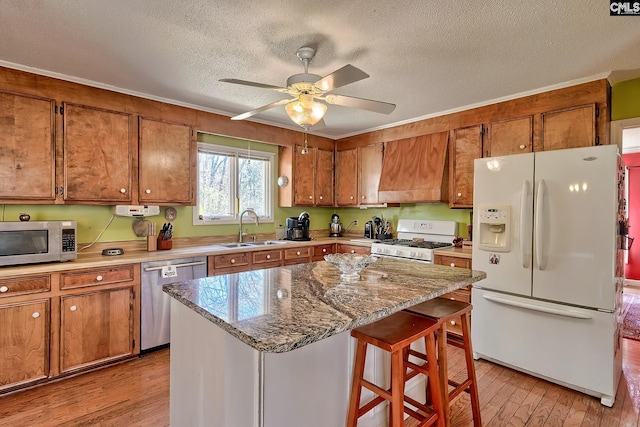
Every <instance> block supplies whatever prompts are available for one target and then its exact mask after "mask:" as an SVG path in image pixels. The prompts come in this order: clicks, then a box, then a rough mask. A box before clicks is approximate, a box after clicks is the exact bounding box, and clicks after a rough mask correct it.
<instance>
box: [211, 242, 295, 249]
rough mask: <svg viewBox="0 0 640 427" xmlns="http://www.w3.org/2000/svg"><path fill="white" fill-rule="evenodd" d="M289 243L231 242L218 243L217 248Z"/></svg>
mask: <svg viewBox="0 0 640 427" xmlns="http://www.w3.org/2000/svg"><path fill="white" fill-rule="evenodd" d="M287 243H289V242H287V241H285V240H266V241H264V242H242V243H240V242H232V243H220V244H218V245H217V246H224V247H225V248H250V247H254V246H267V245H284V244H287Z"/></svg>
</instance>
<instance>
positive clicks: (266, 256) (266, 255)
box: [252, 251, 282, 264]
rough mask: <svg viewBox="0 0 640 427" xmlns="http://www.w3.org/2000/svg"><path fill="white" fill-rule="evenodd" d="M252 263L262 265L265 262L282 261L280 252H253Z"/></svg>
mask: <svg viewBox="0 0 640 427" xmlns="http://www.w3.org/2000/svg"><path fill="white" fill-rule="evenodd" d="M252 255H253V263H254V264H264V263H265V262H274V261H280V260H282V252H281V251H260V252H253V254H252Z"/></svg>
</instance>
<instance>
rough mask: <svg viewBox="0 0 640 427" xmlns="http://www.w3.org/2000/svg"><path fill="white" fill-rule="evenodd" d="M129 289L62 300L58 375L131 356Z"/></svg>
mask: <svg viewBox="0 0 640 427" xmlns="http://www.w3.org/2000/svg"><path fill="white" fill-rule="evenodd" d="M133 301H134V293H133V289H132V288H131V287H126V288H121V289H107V290H102V291H97V292H90V293H85V294H78V295H70V296H63V297H62V299H61V303H60V325H61V327H60V371H61V372H68V371H71V370H75V369H79V368H83V367H87V366H90V365H93V364H98V363H103V362H106V361H109V360H112V359H115V358H121V357H124V356H129V355H132V354H133V348H134V345H133V341H134V335H133V314H134V310H133Z"/></svg>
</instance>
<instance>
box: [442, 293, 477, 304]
mask: <svg viewBox="0 0 640 427" xmlns="http://www.w3.org/2000/svg"><path fill="white" fill-rule="evenodd" d="M440 298H446V299H451V300H454V301H462V302H468V303H470V302H471V295H470V294H469V293H465V292H449V293H448V294H444V295H442V296H441V297H440Z"/></svg>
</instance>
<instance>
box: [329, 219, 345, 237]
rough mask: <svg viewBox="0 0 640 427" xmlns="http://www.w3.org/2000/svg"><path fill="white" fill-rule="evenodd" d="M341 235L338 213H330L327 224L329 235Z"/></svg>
mask: <svg viewBox="0 0 640 427" xmlns="http://www.w3.org/2000/svg"><path fill="white" fill-rule="evenodd" d="M341 235H342V223H341V222H340V216H339V215H338V214H333V215H331V223H330V224H329V237H340V236H341Z"/></svg>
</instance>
